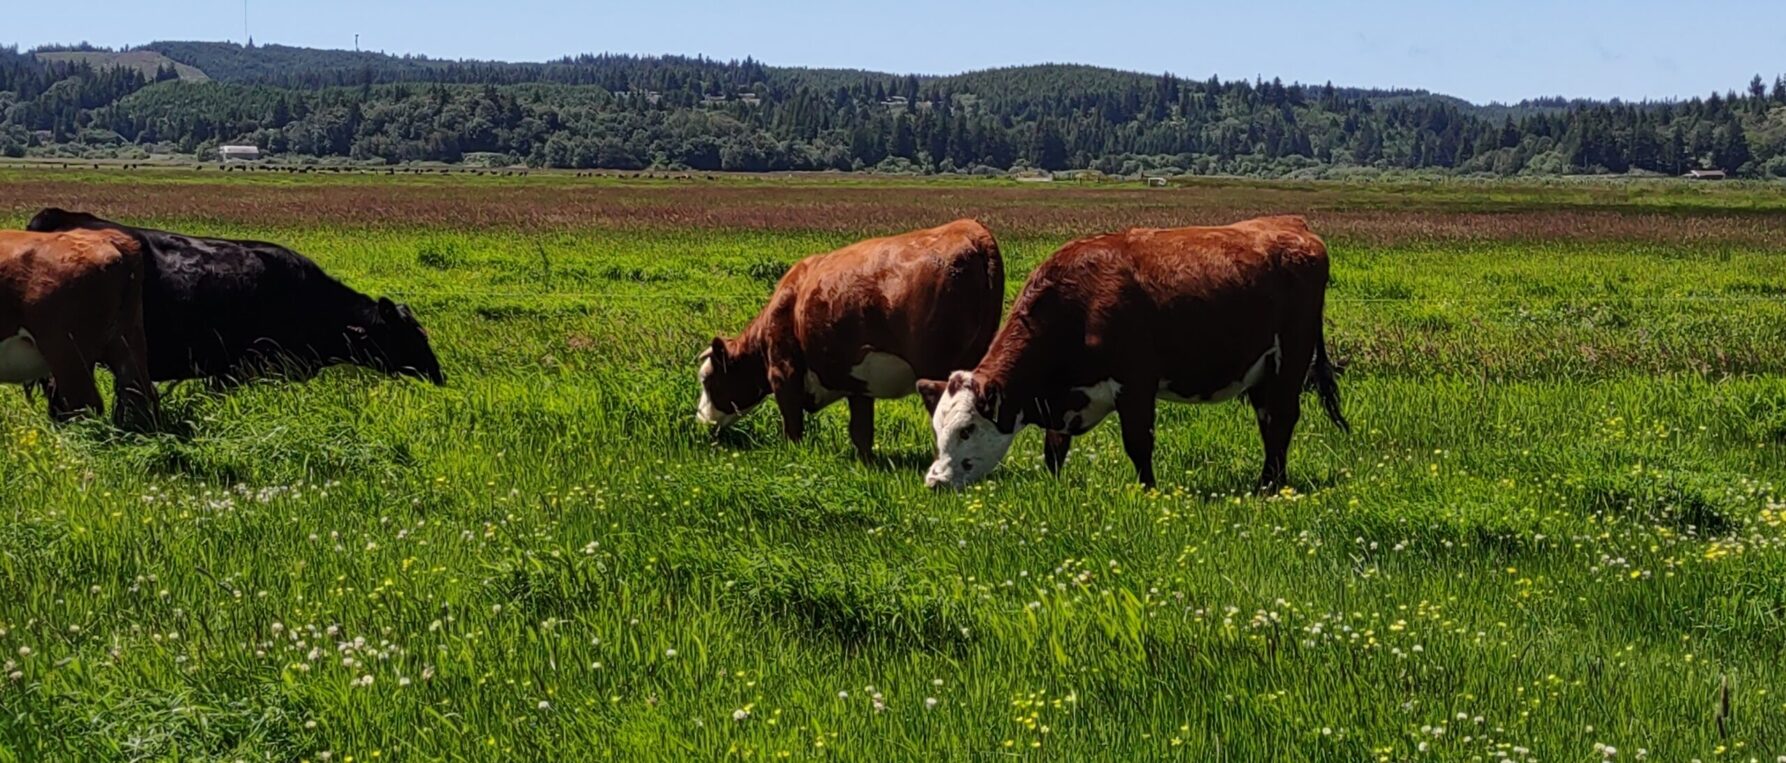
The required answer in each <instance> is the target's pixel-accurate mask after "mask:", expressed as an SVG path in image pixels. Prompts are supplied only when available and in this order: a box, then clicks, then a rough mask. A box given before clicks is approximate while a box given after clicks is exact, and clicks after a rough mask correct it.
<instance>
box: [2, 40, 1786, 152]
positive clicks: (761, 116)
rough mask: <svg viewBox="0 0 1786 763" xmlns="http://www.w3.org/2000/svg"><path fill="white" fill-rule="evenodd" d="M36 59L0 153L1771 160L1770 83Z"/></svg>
mask: <svg viewBox="0 0 1786 763" xmlns="http://www.w3.org/2000/svg"><path fill="white" fill-rule="evenodd" d="M37 53H38V55H32V54H28V53H27V54H21V53H19V52H18V51H17V50H13V49H0V154H11V155H21V154H25V153H32V154H36V155H42V156H89V155H106V156H121V157H136V156H143V155H148V154H160V155H165V154H183V155H188V156H193V157H200V158H206V157H211V156H214V155H215V147H216V146H217V145H219V144H222V143H247V144H253V145H256V146H259V147H260V148H261V149H262V152H263V154H265V155H267V156H270V157H275V158H276V160H278V161H319V160H323V159H331V160H342V161H356V162H369V163H378V162H382V163H399V162H421V161H428V162H475V163H485V164H517V163H525V164H529V165H534V166H544V167H567V168H579V169H587V168H599V169H614V170H639V169H647V168H652V169H693V170H701V171H713V170H722V171H742V172H763V171H785V170H808V171H810V170H846V171H861V170H873V171H880V172H926V173H933V172H953V173H974V174H1004V173H1008V172H1012V171H1022V172H1033V171H1037V170H1041V171H1050V172H1060V171H1075V170H1090V171H1095V172H1098V173H1103V174H1106V175H1119V176H1125V177H1138V176H1142V175H1176V174H1199V175H1210V174H1228V175H1257V176H1295V177H1355V176H1361V175H1370V174H1375V173H1383V172H1404V171H1424V172H1434V173H1481V174H1494V175H1556V174H1571V173H1593V174H1597V173H1655V174H1666V175H1679V174H1681V173H1683V172H1685V171H1687V170H1689V169H1700V168H1716V169H1723V170H1726V171H1727V172H1731V173H1735V174H1737V175H1742V176H1749V177H1786V78H1783V79H1776V80H1775V81H1774V83H1773V85H1772V87H1771V89H1770V88H1769V86H1768V84H1767V83H1766V82H1764V81H1763V80H1762V79H1761V78H1760V77H1756V78H1755V79H1754V80H1753V81H1751V82H1750V83H1749V86H1748V87H1747V88H1745V89H1744V90H1742V91H1731V92H1729V93H1727V94H1723V95H1716V96H1712V97H1708V98H1704V99H1700V98H1691V99H1687V100H1684V101H1679V102H1664V103H1642V104H1629V103H1619V102H1616V101H1615V102H1604V103H1603V102H1595V101H1579V100H1577V101H1566V100H1562V99H1554V98H1540V99H1534V100H1528V101H1523V102H1520V103H1517V104H1513V105H1502V104H1489V105H1475V104H1471V103H1468V102H1465V101H1463V100H1461V99H1458V98H1454V97H1451V96H1447V95H1443V94H1437V93H1431V92H1427V91H1423V90H1408V89H1371V88H1356V87H1339V86H1334V85H1331V84H1321V85H1311V84H1303V83H1295V82H1292V83H1284V82H1282V81H1279V80H1277V79H1271V80H1269V81H1266V80H1252V81H1248V80H1231V81H1223V80H1220V79H1217V78H1214V77H1211V78H1208V79H1194V78H1182V77H1177V76H1173V75H1171V74H1144V73H1138V72H1129V71H1121V70H1116V69H1109V68H1105V67H1097V66H1085V65H1077V64H1038V65H1033V66H1015V67H1006V68H999V69H989V70H984V71H975V72H966V73H962V74H955V75H948V76H916V75H897V74H888V73H883V72H873V71H857V70H847V69H808V68H800V67H779V66H772V65H768V64H765V63H763V62H759V61H755V60H752V59H744V60H742V61H717V60H713V59H709V58H704V57H699V56H693V57H691V56H629V55H612V54H601V55H580V56H574V57H565V58H560V59H556V60H552V61H544V62H536V63H510V62H499V61H449V60H442V59H433V58H427V57H423V56H392V55H387V54H384V53H372V52H356V51H342V50H318V49H312V48H296V47H290V46H283V45H259V46H241V45H235V44H231V43H215V42H156V43H151V44H149V45H146V46H143V47H142V48H140V49H133V50H131V51H128V52H112V51H104V50H97V49H93V48H91V47H81V48H78V49H61V50H54V51H52V50H44V51H38V52H37ZM170 63H171V64H175V65H174V66H170V65H169V64H170ZM206 77H208V78H209V80H210V81H202V79H201V78H206Z"/></svg>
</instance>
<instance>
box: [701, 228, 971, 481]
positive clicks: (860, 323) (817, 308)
mask: <svg viewBox="0 0 1786 763" xmlns="http://www.w3.org/2000/svg"><path fill="white" fill-rule="evenodd" d="M1004 294H1005V272H1004V260H1003V259H1002V258H1001V257H1000V256H999V251H998V242H997V241H995V240H994V239H993V237H992V232H991V231H988V230H987V229H986V226H983V225H981V224H979V223H978V222H975V221H973V220H957V221H955V222H952V223H949V224H947V225H943V226H941V227H937V228H931V229H928V230H920V231H912V232H910V233H904V234H901V235H897V236H889V237H887V238H877V239H870V240H867V241H861V242H858V243H855V244H851V245H850V246H846V247H844V248H842V249H839V250H837V251H834V252H830V253H828V254H820V255H815V256H812V257H808V258H806V259H804V260H801V261H800V262H798V263H795V265H794V267H793V268H791V269H790V270H788V272H787V274H786V275H784V276H782V278H781V282H780V283H778V284H777V285H776V287H775V292H774V294H773V295H772V296H770V298H769V304H768V306H766V307H764V308H763V311H762V312H761V313H759V314H758V315H757V317H756V319H755V320H753V321H751V323H750V325H749V326H748V327H746V328H745V329H744V332H743V333H742V334H740V335H739V336H738V337H737V338H735V339H723V338H717V337H716V338H715V339H714V340H713V344H712V346H711V347H710V348H708V349H707V350H706V351H705V352H703V353H702V355H701V357H700V359H699V362H700V364H701V368H700V381H701V400H700V403H699V406H698V408H697V411H696V416H697V418H699V419H700V420H701V421H702V422H704V423H707V424H709V425H713V426H718V427H723V426H726V425H729V424H731V423H732V422H733V421H736V420H737V419H738V417H739V416H741V415H743V414H744V413H745V412H746V411H749V410H750V409H751V408H752V407H754V406H756V405H757V404H758V403H761V402H762V401H763V400H764V399H765V398H768V397H774V398H775V403H776V407H777V408H779V409H780V410H781V417H782V431H783V432H785V433H786V434H787V436H788V439H790V440H796V441H798V440H799V439H800V438H801V436H802V435H803V434H804V433H805V414H806V413H807V412H809V411H817V410H819V409H820V408H823V407H825V406H827V405H830V404H831V403H834V402H836V401H837V400H840V399H844V398H847V399H849V401H850V441H851V442H852V443H853V444H854V445H855V446H856V453H857V454H858V455H859V456H861V457H862V458H864V459H867V458H868V457H869V456H870V455H871V454H872V452H873V449H874V401H875V400H877V399H891V398H900V397H905V396H906V395H910V394H911V393H912V392H913V391H914V390H915V388H916V382H917V380H918V379H920V378H926V377H930V378H935V377H940V376H942V375H944V374H947V373H948V372H949V371H950V370H951V369H954V368H960V367H961V366H964V365H966V364H968V363H972V362H973V361H974V360H975V359H977V358H979V357H980V356H981V355H982V354H984V353H985V352H986V346H987V345H988V344H989V343H990V342H991V341H992V335H993V332H995V331H997V330H998V318H999V311H1000V309H1001V308H1002V307H1003V305H1004Z"/></svg>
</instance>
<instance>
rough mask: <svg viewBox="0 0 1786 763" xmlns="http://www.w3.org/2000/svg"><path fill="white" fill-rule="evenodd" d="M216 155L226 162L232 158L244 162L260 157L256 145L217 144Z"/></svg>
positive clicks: (258, 148)
mask: <svg viewBox="0 0 1786 763" xmlns="http://www.w3.org/2000/svg"><path fill="white" fill-rule="evenodd" d="M217 155H218V156H219V157H221V158H222V159H223V160H224V161H226V162H227V161H230V160H232V159H234V160H238V161H244V162H252V161H254V160H256V159H259V158H260V147H258V146H218V147H217Z"/></svg>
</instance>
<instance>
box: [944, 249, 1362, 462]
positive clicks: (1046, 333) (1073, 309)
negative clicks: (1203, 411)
mask: <svg viewBox="0 0 1786 763" xmlns="http://www.w3.org/2000/svg"><path fill="white" fill-rule="evenodd" d="M1327 267H1328V263H1327V247H1326V245H1325V244H1323V243H1322V241H1321V239H1320V238H1318V237H1316V236H1315V234H1314V233H1312V232H1310V231H1309V228H1308V225H1307V224H1306V223H1305V222H1304V221H1303V220H1302V218H1299V217H1267V218H1260V219H1257V220H1248V221H1246V222H1241V223H1236V224H1234V225H1228V226H1223V227H1208V228H1177V229H1168V230H1157V229H1136V230H1130V231H1128V232H1125V233H1114V234H1109V235H1104V236H1097V237H1093V238H1087V239H1081V240H1079V241H1074V242H1072V243H1069V244H1067V245H1066V246H1064V247H1062V248H1061V249H1060V250H1059V251H1057V252H1055V253H1054V255H1053V256H1052V257H1049V258H1048V260H1047V261H1046V262H1044V263H1042V265H1041V266H1040V267H1038V268H1037V269H1036V271H1035V272H1034V273H1033V274H1031V276H1030V278H1029V281H1028V283H1027V284H1025V285H1024V287H1023V291H1022V292H1021V293H1019V295H1018V297H1017V301H1016V303H1015V304H1014V305H1013V306H1012V308H1011V315H1010V318H1009V319H1008V320H1007V321H1006V322H1005V326H1004V329H1003V330H1001V331H1000V332H999V334H998V337H997V338H996V339H994V340H993V343H992V348H991V349H990V350H988V351H987V353H986V355H985V357H983V358H981V359H980V361H979V365H978V366H976V367H974V369H973V370H972V371H960V372H956V373H954V374H952V375H950V376H949V377H948V378H947V380H946V381H936V380H932V379H926V380H925V381H922V382H919V388H920V391H921V392H922V393H923V394H924V395H925V397H927V398H929V399H930V400H931V401H934V402H933V403H932V405H933V407H934V411H935V413H934V415H933V418H932V425H933V426H934V428H935V430H936V448H937V457H936V462H935V463H934V464H932V465H931V467H930V472H929V474H928V475H927V477H926V480H925V482H926V483H927V484H929V485H930V486H932V487H940V486H953V487H960V486H962V485H965V484H967V483H969V482H973V481H975V480H979V479H981V478H983V477H985V476H986V474H987V473H988V472H990V471H992V468H993V467H994V466H997V465H998V463H999V461H1000V459H1002V458H1004V456H1005V453H1006V451H1007V450H1009V449H1010V447H1011V440H1012V439H1013V438H1014V437H1015V436H1016V435H1017V432H1018V430H1020V429H1022V428H1023V427H1026V426H1032V425H1033V426H1038V427H1041V428H1042V429H1044V430H1046V431H1047V437H1046V442H1045V444H1044V451H1045V456H1046V463H1047V465H1048V468H1049V470H1050V471H1054V472H1056V473H1058V472H1059V470H1060V467H1061V465H1062V464H1063V463H1064V462H1065V461H1066V458H1067V450H1068V448H1069V447H1070V446H1071V445H1072V440H1073V437H1075V436H1077V435H1081V434H1084V433H1086V432H1087V431H1090V430H1091V428H1092V427H1094V426H1097V424H1098V422H1100V421H1102V420H1103V419H1104V417H1105V416H1107V415H1109V414H1110V413H1112V412H1115V413H1116V414H1117V415H1118V417H1119V419H1120V420H1121V422H1122V440H1123V449H1124V450H1125V451H1126V452H1127V453H1128V455H1129V459H1130V460H1131V461H1133V462H1134V464H1135V470H1136V472H1137V474H1138V476H1139V477H1140V479H1141V482H1142V483H1143V484H1146V485H1149V486H1152V485H1153V484H1154V472H1153V448H1154V404H1155V399H1156V398H1163V399H1166V400H1170V401H1176V402H1193V403H1202V402H1214V401H1219V400H1228V399H1232V398H1234V397H1238V396H1241V395H1245V396H1246V398H1247V400H1248V402H1250V403H1252V405H1253V410H1254V411H1255V413H1256V414H1257V418H1258V422H1259V434H1260V436H1261V437H1262V438H1263V439H1264V442H1265V468H1264V470H1263V472H1262V473H1261V475H1260V477H1259V485H1260V487H1261V488H1262V489H1270V488H1274V487H1277V486H1280V485H1282V484H1283V481H1284V462H1285V458H1286V455H1287V453H1288V451H1289V448H1290V435H1291V433H1292V432H1293V431H1294V430H1295V428H1296V421H1297V419H1298V418H1299V417H1300V415H1301V404H1300V398H1301V394H1302V391H1303V389H1304V387H1305V385H1306V384H1309V383H1312V385H1313V386H1314V387H1315V389H1316V390H1317V391H1318V392H1319V394H1320V397H1321V401H1322V403H1323V404H1324V405H1325V407H1326V409H1327V415H1328V416H1329V417H1330V418H1332V419H1333V421H1334V423H1335V424H1337V425H1339V426H1340V427H1341V428H1342V429H1344V428H1345V427H1346V423H1345V419H1344V417H1342V416H1341V415H1340V406H1339V389H1338V386H1337V385H1336V384H1335V383H1334V378H1333V366H1332V365H1331V364H1330V363H1329V362H1328V359H1327V349H1326V346H1325V341H1324V340H1323V338H1322V329H1321V314H1322V309H1323V305H1324V303H1325V300H1326V292H1327Z"/></svg>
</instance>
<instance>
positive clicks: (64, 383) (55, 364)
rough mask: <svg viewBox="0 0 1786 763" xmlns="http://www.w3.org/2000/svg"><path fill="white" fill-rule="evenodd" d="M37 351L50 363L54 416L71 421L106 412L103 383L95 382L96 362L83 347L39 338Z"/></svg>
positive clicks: (54, 417)
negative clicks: (44, 340) (102, 396)
mask: <svg viewBox="0 0 1786 763" xmlns="http://www.w3.org/2000/svg"><path fill="white" fill-rule="evenodd" d="M37 351H38V352H40V353H42V354H43V359H44V362H45V363H46V364H48V365H49V367H50V384H49V398H50V418H52V419H55V420H56V421H68V420H70V419H74V418H76V417H79V416H81V415H82V414H85V413H88V412H91V413H95V414H98V413H104V412H105V401H104V400H102V399H101V398H100V397H99V386H98V385H96V384H94V383H93V362H92V360H90V359H88V358H87V357H85V356H84V355H83V354H82V353H81V352H80V350H79V348H77V347H75V346H74V344H73V343H72V342H39V343H38V345H37Z"/></svg>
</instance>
